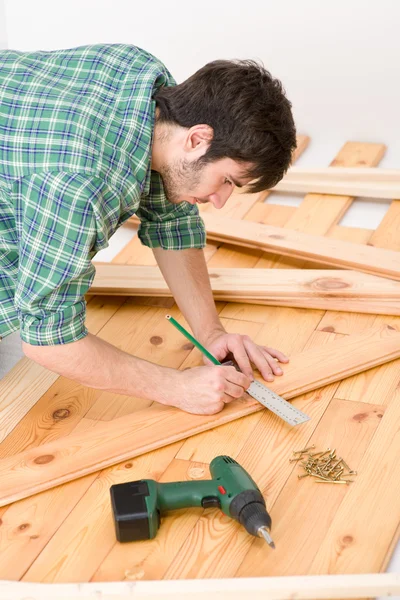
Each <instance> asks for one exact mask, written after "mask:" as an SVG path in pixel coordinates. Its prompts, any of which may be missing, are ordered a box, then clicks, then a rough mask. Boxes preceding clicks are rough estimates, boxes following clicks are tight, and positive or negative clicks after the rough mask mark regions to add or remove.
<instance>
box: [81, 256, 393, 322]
mask: <svg viewBox="0 0 400 600" xmlns="http://www.w3.org/2000/svg"><path fill="white" fill-rule="evenodd" d="M208 271H209V275H210V281H211V286H212V289H213V293H214V298H215V299H216V300H226V301H232V300H236V301H243V300H244V301H247V302H253V301H257V302H259V303H262V304H269V305H277V306H282V305H284V306H298V307H306V308H320V309H327V310H328V309H330V310H339V311H340V310H344V311H346V312H349V311H354V312H366V313H374V314H390V315H400V283H397V282H395V281H392V280H388V279H385V278H383V277H376V276H374V275H367V274H365V273H360V272H357V271H343V270H334V269H331V270H317V269H313V270H306V269H302V270H299V269H290V270H289V269H270V270H266V269H248V268H245V269H237V268H231V269H227V268H225V269H218V268H209V270H208ZM89 292H90V293H93V294H116V295H123V294H134V295H139V296H142V295H144V296H151V295H155V296H164V295H168V296H170V295H171V292H170V290H169V288H168V286H167V284H166V282H165V280H164V278H163V276H162V274H161V272H160V270H159V268H158V267H145V266H130V265H115V264H98V265H97V268H96V277H95V280H94V283H93V285H92V287H91V289H90V290H89Z"/></svg>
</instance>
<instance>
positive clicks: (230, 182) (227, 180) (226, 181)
mask: <svg viewBox="0 0 400 600" xmlns="http://www.w3.org/2000/svg"><path fill="white" fill-rule="evenodd" d="M224 183H229V185H233V183H232V181H230V179H227V178H226V177H225V182H224Z"/></svg>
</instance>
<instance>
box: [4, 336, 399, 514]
mask: <svg viewBox="0 0 400 600" xmlns="http://www.w3.org/2000/svg"><path fill="white" fill-rule="evenodd" d="M398 357H400V333H399V332H397V331H395V330H393V329H391V328H390V327H382V328H380V329H378V330H376V329H374V330H368V331H366V332H363V333H361V334H359V335H356V336H349V337H347V338H344V339H341V340H337V341H335V342H334V343H332V344H327V345H326V346H324V347H323V348H321V349H320V348H316V349H311V350H308V351H306V352H303V353H301V354H300V355H298V356H297V357H293V359H292V360H291V363H290V366H289V365H288V366H287V367H286V373H285V377H284V378H281V379H279V380H277V381H275V382H273V383H271V384H270V386H269V387H270V388H271V389H273V390H274V391H276V392H277V393H278V394H280V395H282V396H283V397H284V398H286V399H291V398H294V397H295V396H296V395H299V394H302V393H305V392H308V391H310V390H313V389H317V388H319V387H322V386H324V385H327V384H328V383H331V382H333V381H338V380H340V379H342V378H343V377H346V376H349V375H351V374H354V373H357V372H360V371H363V370H365V369H368V368H371V367H373V366H376V365H378V364H383V363H385V362H387V361H389V360H393V359H394V358H398ZM261 381H262V380H261ZM262 408H263V407H262V406H261V405H260V404H259V403H258V402H256V401H254V400H253V399H251V400H250V401H246V400H244V399H243V400H240V401H237V402H236V401H235V402H232V403H230V404H228V405H226V406H225V408H224V410H223V411H221V412H220V413H218V414H217V415H211V416H210V415H204V416H200V415H190V414H188V413H184V412H183V411H180V410H178V409H175V408H170V407H165V406H160V405H157V406H156V405H154V406H152V407H151V408H148V409H144V410H142V411H138V412H136V413H135V414H134V415H129V416H126V417H123V418H121V419H115V420H114V422H113V423H112V425H110V424H109V423H106V424H99V425H97V426H96V427H93V429H92V430H91V431H90V432H84V433H83V434H79V433H76V434H71V435H70V436H68V438H66V439H65V440H57V441H55V442H51V443H49V444H44V445H42V446H41V447H39V448H35V449H32V450H28V451H27V452H24V453H21V454H17V455H15V456H11V457H9V458H5V459H2V460H0V506H4V505H5V504H9V503H10V502H13V501H15V500H18V499H21V498H25V497H27V496H30V495H32V494H35V493H38V492H41V491H43V490H46V489H49V488H51V487H54V486H56V485H59V484H61V483H65V482H66V481H71V480H72V479H76V478H77V477H82V476H83V475H87V474H89V473H92V472H93V471H97V470H99V469H103V468H104V467H106V466H110V465H112V464H116V463H118V462H120V461H122V460H125V459H127V458H132V457H134V456H138V455H140V454H143V453H145V452H149V451H150V450H154V449H156V448H160V447H162V446H165V445H168V444H171V443H173V442H176V441H178V440H181V439H184V438H185V437H188V436H190V435H193V434H194V433H198V432H200V431H205V430H206V429H211V428H212V427H216V426H217V425H219V424H223V423H227V422H229V421H232V420H234V419H237V418H239V417H242V416H244V415H247V414H251V413H253V412H256V411H258V410H261V409H262ZM111 430H112V434H111Z"/></svg>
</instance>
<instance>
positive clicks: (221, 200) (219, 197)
mask: <svg viewBox="0 0 400 600" xmlns="http://www.w3.org/2000/svg"><path fill="white" fill-rule="evenodd" d="M232 191H233V190H232V188H230V189H229V190H226V191H220V192H218V193H217V194H211V196H209V197H208V199H209V201H210V202H211V203H212V204H213V205H214V206H215V208H222V207H223V206H225V204H226V201H227V200H228V198H229V196H230V195H231V194H232Z"/></svg>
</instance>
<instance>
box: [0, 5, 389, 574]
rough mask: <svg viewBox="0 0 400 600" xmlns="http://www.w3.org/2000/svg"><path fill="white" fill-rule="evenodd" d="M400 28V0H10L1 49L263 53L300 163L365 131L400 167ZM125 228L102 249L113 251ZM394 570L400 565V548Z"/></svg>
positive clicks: (199, 59)
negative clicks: (286, 108)
mask: <svg viewBox="0 0 400 600" xmlns="http://www.w3.org/2000/svg"><path fill="white" fill-rule="evenodd" d="M4 16H5V18H4ZM399 29H400V1H398V0H371V1H368V0H335V1H334V2H327V1H326V0H325V1H324V0H264V1H262V0H259V1H257V0H246V1H245V2H243V1H238V0H222V1H220V2H218V0H201V1H197V2H190V1H189V0H168V1H165V0H152V1H151V2H146V1H139V0H136V2H135V1H134V0H130V1H129V0H113V1H112V2H111V1H106V0H96V1H95V0H68V2H60V1H58V2H57V1H56V0H0V48H1V47H8V48H11V49H15V50H52V49H59V48H68V47H73V46H79V45H84V44H93V43H121V42H122V43H129V44H135V45H137V46H141V47H142V48H145V49H146V50H148V51H150V52H152V53H153V54H155V55H156V56H157V57H158V58H160V59H161V60H162V61H163V62H164V63H165V64H166V65H167V67H168V68H169V70H170V71H171V73H172V74H173V75H174V77H175V78H176V79H177V81H178V82H180V81H182V80H184V79H185V78H186V77H188V76H189V75H190V74H192V73H193V72H194V71H195V70H196V69H198V68H199V67H201V66H203V65H204V64H205V63H206V62H208V61H210V60H214V59H216V58H228V59H230V58H252V59H259V60H262V61H263V63H264V65H265V66H266V67H267V68H268V69H269V70H270V71H271V73H272V74H273V75H274V76H276V77H278V78H279V79H281V80H282V81H283V84H284V87H285V89H286V91H287V95H288V97H289V99H290V100H291V102H292V103H293V112H294V116H295V120H296V124H297V130H298V132H299V133H307V134H308V135H310V136H311V139H312V143H311V145H310V147H309V149H308V150H307V151H306V153H305V154H304V156H303V157H302V158H301V159H300V161H299V162H298V164H299V165H301V166H326V165H327V164H329V162H330V161H331V160H332V158H333V157H334V155H335V154H336V153H337V151H338V150H339V149H340V147H341V146H342V145H343V143H344V142H345V141H359V142H376V143H384V144H386V145H387V146H388V150H387V153H386V156H385V158H384V159H383V161H382V162H381V166H383V167H387V168H399V166H400V117H399V110H400V66H399V63H400V35H399ZM272 201H276V202H286V203H292V204H296V202H299V199H294V198H283V199H281V198H277V197H276V198H275V200H274V199H272ZM387 205H388V203H387V202H384V201H362V200H358V201H356V202H355V203H354V205H353V207H352V208H351V209H350V210H349V211H348V212H347V214H346V215H345V217H344V219H343V220H342V222H341V224H342V225H349V226H355V227H357V226H358V227H367V228H370V229H375V228H376V227H377V226H378V225H379V222H380V220H381V219H382V217H383V214H384V212H385V210H386V208H387ZM126 235H128V234H127V233H126V232H124V231H122V230H119V232H118V233H117V234H116V235H115V236H114V238H113V240H112V241H111V244H110V247H109V248H108V249H107V250H105V251H103V252H102V253H99V254H98V255H97V257H96V258H97V259H98V260H109V259H111V258H112V256H113V255H115V253H116V252H117V251H118V248H119V247H120V245H121V244H124V243H125V241H126V239H127V238H126ZM399 235H400V232H399ZM12 337H14V343H11V340H10V338H6V340H5V341H4V342H3V343H2V344H1V345H0V352H3V357H2V356H1V354H0V362H1V361H2V362H3V372H4V370H5V368H6V366H7V368H9V365H6V363H5V362H4V352H7V353H8V355H9V357H11V355H12V354H13V357H14V358H13V360H15V359H16V357H17V356H18V355H19V353H20V349H19V346H18V343H17V344H16V343H15V336H12ZM7 340H9V341H8V342H7ZM1 370H2V367H1V364H0V376H1ZM377 401H378V399H377ZM367 526H368V524H367V523H366V527H367ZM371 545H372V546H371V551H373V540H371ZM389 570H392V571H397V572H398V571H400V550H399V548H398V549H397V552H396V555H395V559H394V560H392V563H391V565H390V567H389Z"/></svg>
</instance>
